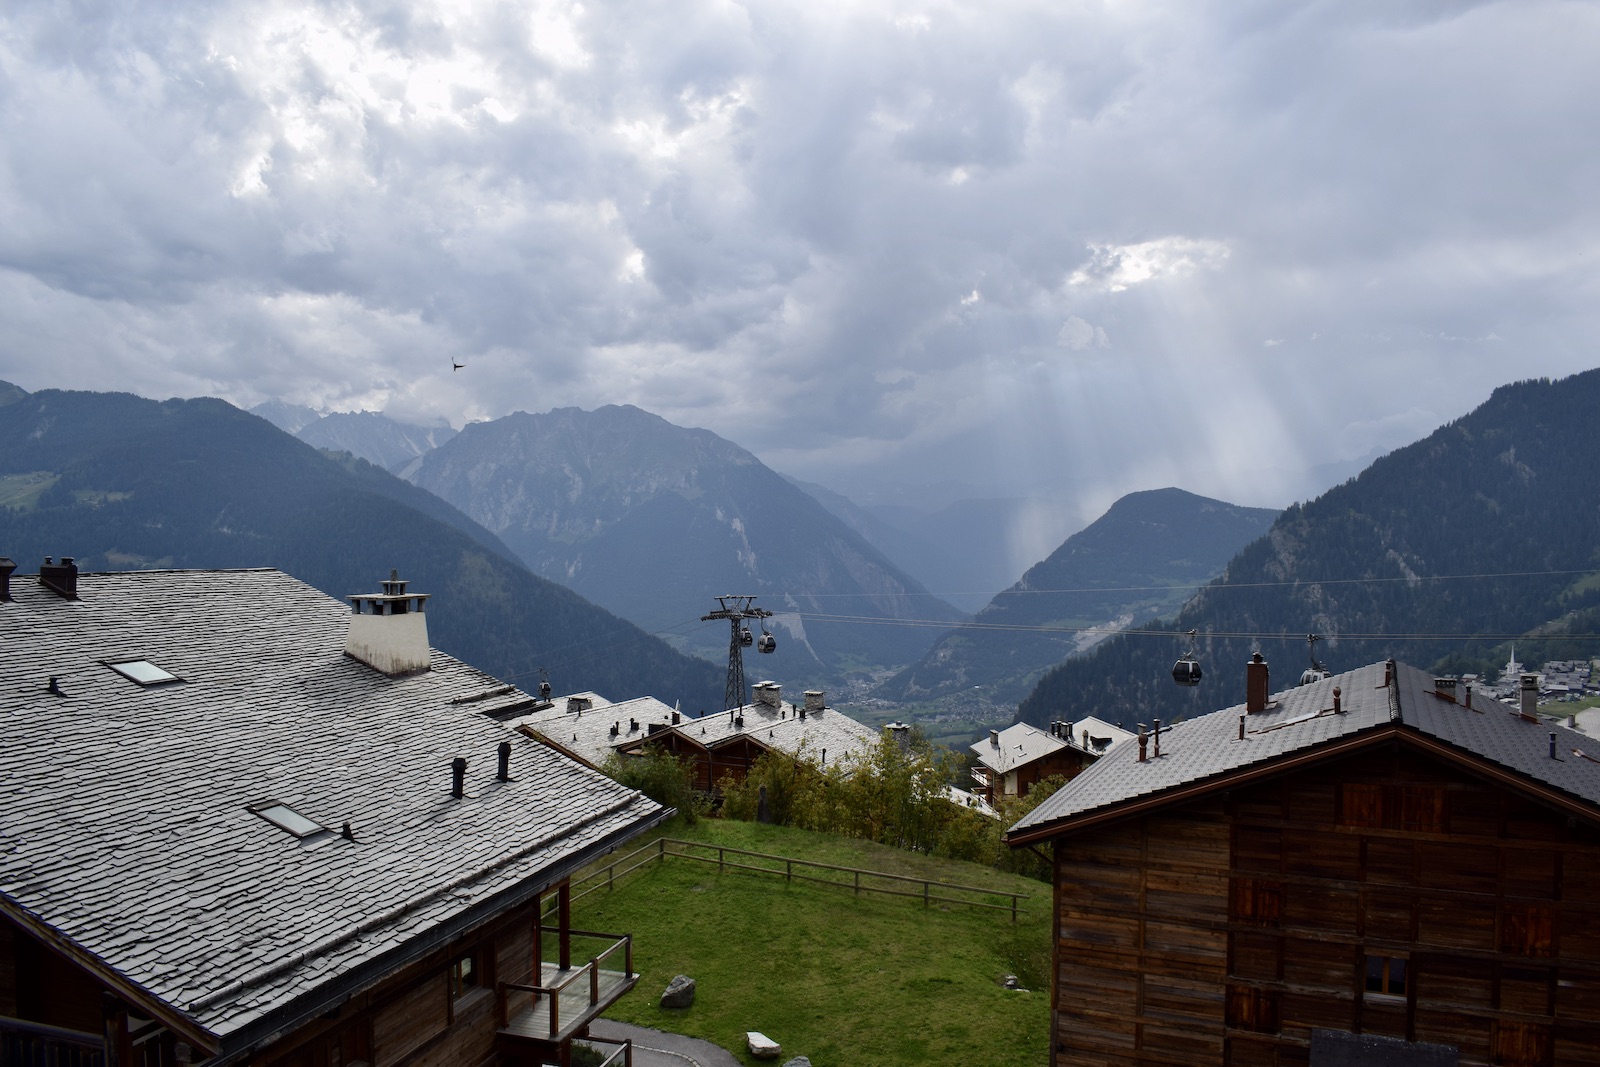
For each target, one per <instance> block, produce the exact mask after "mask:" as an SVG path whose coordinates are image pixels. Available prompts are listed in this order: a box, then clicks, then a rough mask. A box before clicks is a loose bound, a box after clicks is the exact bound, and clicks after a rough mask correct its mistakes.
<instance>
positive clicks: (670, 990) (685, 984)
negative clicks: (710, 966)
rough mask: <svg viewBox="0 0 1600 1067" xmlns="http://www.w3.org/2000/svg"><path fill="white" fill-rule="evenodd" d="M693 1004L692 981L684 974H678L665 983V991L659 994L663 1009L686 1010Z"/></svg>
mask: <svg viewBox="0 0 1600 1067" xmlns="http://www.w3.org/2000/svg"><path fill="white" fill-rule="evenodd" d="M693 1004H694V979H693V978H690V977H689V976H688V975H686V974H680V975H678V976H677V977H675V978H673V980H672V981H670V982H668V983H667V991H666V992H665V993H662V994H661V1006H662V1007H663V1008H688V1007H691V1006H693Z"/></svg>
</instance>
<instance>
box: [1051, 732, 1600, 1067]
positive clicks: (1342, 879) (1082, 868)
mask: <svg viewBox="0 0 1600 1067" xmlns="http://www.w3.org/2000/svg"><path fill="white" fill-rule="evenodd" d="M1056 862H1057V881H1058V891H1059V899H1060V904H1059V916H1058V918H1059V940H1058V952H1057V960H1058V963H1057V974H1058V977H1057V987H1056V1001H1057V1010H1056V1021H1055V1027H1056V1048H1057V1052H1056V1062H1057V1063H1058V1064H1095V1065H1108V1064H1135V1063H1137V1064H1179V1063H1181V1064H1199V1063H1227V1064H1241V1065H1245V1064H1248V1065H1277V1067H1288V1065H1295V1067H1303V1065H1305V1064H1308V1063H1309V1061H1310V1037H1311V1031H1312V1029H1313V1028H1316V1027H1327V1028H1331V1029H1337V1030H1345V1031H1351V1032H1361V1033H1373V1034H1382V1035H1386V1036H1392V1037H1398V1038H1402V1039H1405V1040H1411V1041H1428V1042H1437V1043H1441V1044H1447V1045H1454V1046H1456V1047H1458V1048H1459V1050H1460V1062H1461V1063H1462V1064H1463V1065H1475V1064H1484V1065H1488V1064H1497V1065H1505V1067H1555V1065H1568V1064H1571V1065H1575V1067H1600V833H1597V832H1596V830H1595V828H1594V827H1593V826H1591V825H1589V824H1586V823H1579V822H1573V821H1571V820H1569V819H1568V818H1567V817H1566V816H1565V815H1563V814H1560V813H1558V812H1556V811H1554V810H1553V809H1550V808H1547V807H1543V806H1540V805H1537V804H1535V803H1534V802H1532V801H1531V800H1528V799H1526V798H1525V797H1523V796H1522V795H1521V794H1518V793H1514V792H1511V791H1509V790H1507V789H1504V788H1502V787H1499V786H1496V785H1493V784H1490V783H1487V782H1485V781H1482V780H1479V779H1477V778H1475V777H1472V776H1469V775H1467V774H1466V773H1465V772H1462V771H1460V770H1457V769H1455V768H1454V767H1453V766H1451V765H1448V764H1445V763H1442V762H1438V761H1435V760H1433V759H1432V758H1430V757H1427V756H1424V755H1421V754H1415V753H1407V752H1403V751H1400V750H1398V749H1395V750H1389V751H1386V752H1384V753H1383V754H1381V755H1368V756H1362V757H1353V758H1351V759H1348V760H1344V761H1340V762H1338V763H1331V764H1327V765H1323V766H1321V767H1316V768H1312V769H1310V770H1307V771H1303V772H1301V773H1299V774H1297V775H1295V776H1293V777H1289V778H1284V779H1279V780H1277V781H1274V782H1270V783H1266V784H1263V785H1259V786H1253V787H1249V788H1245V789H1240V790H1237V791H1235V792H1234V793H1232V794H1231V796H1228V797H1226V798H1220V797H1219V798H1217V799H1215V800H1212V801H1209V802H1203V803H1200V804H1196V805H1192V806H1190V807H1189V808H1188V809H1187V810H1186V811H1185V812H1183V813H1182V814H1181V815H1177V814H1165V815H1161V816H1150V817H1146V818H1144V819H1140V820H1136V821H1130V822H1127V823H1123V824H1120V825H1117V826H1112V827H1108V828H1103V829H1098V830H1093V831H1090V832H1086V833H1084V834H1081V835H1075V836H1073V837H1068V838H1064V839H1060V840H1058V841H1057V849H1056ZM1368 957H1376V958H1378V959H1379V960H1403V961H1405V966H1406V970H1407V974H1406V981H1405V985H1404V992H1403V994H1398V995H1386V994H1374V993H1371V992H1368V991H1367V989H1366V967H1367V961H1368Z"/></svg>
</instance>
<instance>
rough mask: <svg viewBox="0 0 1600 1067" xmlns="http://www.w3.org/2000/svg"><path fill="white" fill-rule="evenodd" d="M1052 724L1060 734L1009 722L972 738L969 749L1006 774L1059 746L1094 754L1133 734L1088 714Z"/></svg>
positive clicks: (994, 768) (1103, 751)
mask: <svg viewBox="0 0 1600 1067" xmlns="http://www.w3.org/2000/svg"><path fill="white" fill-rule="evenodd" d="M1055 727H1056V728H1060V730H1061V734H1060V736H1057V735H1056V734H1055V733H1053V732H1047V731H1045V730H1041V729H1039V728H1038V727H1037V726H1032V725H1030V724H1028V723H1025V722H1019V723H1013V724H1012V725H1010V726H1008V727H1006V728H1005V729H1004V730H1001V731H999V733H998V735H997V734H994V733H991V734H990V735H989V736H988V737H986V738H984V739H983V740H981V741H977V742H975V743H974V744H973V745H972V746H971V749H972V752H973V753H974V754H975V755H976V756H977V757H978V762H979V763H981V764H983V765H984V766H985V767H987V768H989V769H990V770H991V771H993V772H995V773H996V774H1010V773H1011V772H1012V771H1014V770H1016V769H1017V768H1018V767H1025V766H1027V765H1028V764H1030V763H1032V762H1034V761H1035V760H1039V759H1043V758H1044V757H1046V756H1049V755H1053V754H1054V753H1056V752H1060V751H1061V750H1063V749H1071V750H1073V751H1074V752H1080V753H1082V754H1084V755H1086V756H1089V757H1097V756H1100V755H1103V754H1104V753H1106V752H1107V751H1109V750H1110V749H1111V748H1112V747H1114V746H1115V745H1117V744H1119V743H1121V742H1122V741H1125V740H1128V739H1129V738H1131V737H1133V734H1131V733H1129V732H1128V731H1126V730H1124V729H1123V728H1122V727H1120V726H1114V725H1112V724H1111V723H1108V722H1105V721H1104V720H1102V719H1097V718H1095V717H1094V716H1092V715H1090V716H1088V717H1086V718H1083V719H1079V720H1078V721H1077V722H1075V723H1067V722H1060V723H1056V724H1055ZM1085 730H1087V731H1088V732H1089V743H1088V744H1087V745H1085V744H1084V743H1083V735H1084V731H1085Z"/></svg>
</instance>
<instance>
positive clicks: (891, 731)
mask: <svg viewBox="0 0 1600 1067" xmlns="http://www.w3.org/2000/svg"><path fill="white" fill-rule="evenodd" d="M883 729H884V731H885V732H886V733H887V734H888V735H889V736H890V737H892V738H894V740H895V743H896V744H897V745H899V746H900V751H902V752H904V751H905V750H906V749H907V748H909V747H910V746H911V727H910V725H909V724H907V723H903V722H901V721H900V720H899V719H896V720H895V721H894V722H891V723H888V724H887V725H885V726H884V728H883Z"/></svg>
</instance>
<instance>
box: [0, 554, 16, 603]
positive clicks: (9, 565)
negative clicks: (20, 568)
mask: <svg viewBox="0 0 1600 1067" xmlns="http://www.w3.org/2000/svg"><path fill="white" fill-rule="evenodd" d="M16 569H17V564H16V562H15V561H14V560H12V559H11V558H9V557H7V556H0V604H4V603H5V602H6V601H8V600H10V599H11V575H12V572H14V571H15V570H16Z"/></svg>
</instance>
